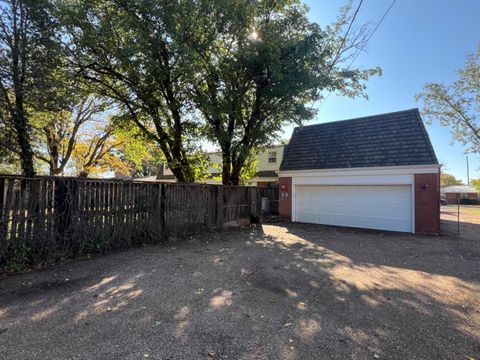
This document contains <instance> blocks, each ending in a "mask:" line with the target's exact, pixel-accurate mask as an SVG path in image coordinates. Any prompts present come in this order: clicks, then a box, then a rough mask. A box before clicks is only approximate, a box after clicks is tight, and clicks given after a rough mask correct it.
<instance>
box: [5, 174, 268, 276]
mask: <svg viewBox="0 0 480 360" xmlns="http://www.w3.org/2000/svg"><path fill="white" fill-rule="evenodd" d="M260 196H261V193H260V191H259V189H258V188H255V187H240V186H214V185H202V184H172V183H159V182H155V183H142V182H132V181H118V180H102V179H80V178H64V177H36V178H25V177H21V176H7V175H5V176H3V175H0V268H2V267H5V266H23V265H27V264H35V263H38V262H41V261H44V260H50V259H56V258H59V257H74V256H78V255H80V254H84V253H89V252H107V251H110V250H114V249H121V248H127V247H130V246H136V245H140V244H145V243H156V242H160V241H162V240H164V239H165V238H167V237H168V236H171V235H180V236H183V235H189V234H196V233H199V232H203V231H208V230H211V229H215V228H220V227H222V226H224V225H225V224H228V223H231V222H235V221H239V220H243V219H250V218H251V217H256V218H259V217H260Z"/></svg>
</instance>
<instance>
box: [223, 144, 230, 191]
mask: <svg viewBox="0 0 480 360" xmlns="http://www.w3.org/2000/svg"><path fill="white" fill-rule="evenodd" d="M231 170H232V156H231V153H230V147H225V148H224V149H222V184H223V185H231V183H230V175H231Z"/></svg>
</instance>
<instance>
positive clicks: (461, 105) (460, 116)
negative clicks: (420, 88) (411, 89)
mask: <svg viewBox="0 0 480 360" xmlns="http://www.w3.org/2000/svg"><path fill="white" fill-rule="evenodd" d="M416 99H417V100H423V114H424V115H425V116H426V118H427V121H428V123H431V122H432V121H439V122H440V124H441V125H443V126H450V127H451V129H452V135H453V141H458V142H460V143H461V144H463V145H465V146H467V148H468V151H469V152H472V153H477V154H478V153H480V47H479V48H478V49H477V52H476V53H475V54H472V55H469V56H468V58H467V62H466V65H465V67H464V68H462V69H459V70H458V71H457V80H456V81H454V82H453V83H452V84H450V85H445V84H439V83H427V84H426V85H425V87H424V92H423V93H421V94H417V95H416Z"/></svg>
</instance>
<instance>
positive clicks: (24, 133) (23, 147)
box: [13, 104, 35, 177]
mask: <svg viewBox="0 0 480 360" xmlns="http://www.w3.org/2000/svg"><path fill="white" fill-rule="evenodd" d="M13 124H14V127H15V132H16V135H17V136H16V137H17V142H18V147H19V148H20V160H21V162H22V169H23V174H24V175H25V176H28V177H33V176H35V169H34V167H33V151H32V146H31V145H30V133H29V126H28V124H27V119H26V117H25V116H24V112H23V109H18V104H17V109H16V112H15V114H14V119H13Z"/></svg>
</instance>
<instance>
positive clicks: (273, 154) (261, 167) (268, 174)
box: [157, 144, 285, 187]
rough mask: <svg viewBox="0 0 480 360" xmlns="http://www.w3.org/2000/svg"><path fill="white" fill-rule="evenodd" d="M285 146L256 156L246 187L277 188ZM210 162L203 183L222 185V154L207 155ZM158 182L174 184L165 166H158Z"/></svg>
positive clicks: (266, 150)
mask: <svg viewBox="0 0 480 360" xmlns="http://www.w3.org/2000/svg"><path fill="white" fill-rule="evenodd" d="M284 147H285V145H283V144H280V145H274V146H271V147H268V148H266V149H265V151H262V152H261V153H259V154H258V155H257V174H256V176H255V177H254V178H252V179H250V180H249V181H248V183H247V185H250V186H259V187H278V174H277V171H278V170H279V169H280V163H281V162H282V157H283V150H284ZM207 156H208V158H209V160H210V162H211V165H210V166H209V167H208V170H207V171H208V172H209V173H210V176H209V177H208V178H207V180H206V181H205V182H206V183H207V184H221V183H222V179H221V177H222V170H221V168H222V153H221V152H211V153H207ZM157 179H158V180H160V181H168V182H175V181H176V179H175V176H174V175H173V173H172V171H171V170H170V169H169V168H168V166H167V165H166V164H163V166H160V171H159V174H158V176H157Z"/></svg>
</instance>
